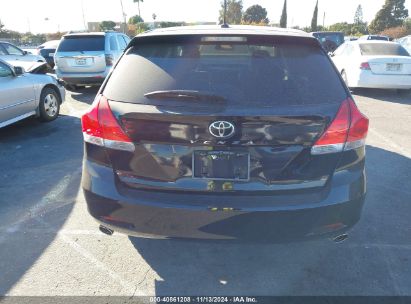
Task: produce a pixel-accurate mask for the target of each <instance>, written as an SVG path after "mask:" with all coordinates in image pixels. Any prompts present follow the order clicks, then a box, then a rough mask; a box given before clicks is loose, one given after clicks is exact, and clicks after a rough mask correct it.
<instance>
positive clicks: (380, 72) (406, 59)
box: [332, 40, 411, 90]
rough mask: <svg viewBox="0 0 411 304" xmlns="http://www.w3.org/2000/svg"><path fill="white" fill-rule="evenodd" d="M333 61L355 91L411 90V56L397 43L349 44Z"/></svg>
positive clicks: (367, 41)
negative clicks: (360, 89)
mask: <svg viewBox="0 0 411 304" xmlns="http://www.w3.org/2000/svg"><path fill="white" fill-rule="evenodd" d="M332 59H333V61H334V63H335V66H336V67H337V69H338V71H339V72H340V73H341V75H342V77H343V79H344V81H345V82H346V84H347V86H349V87H351V88H358V87H360V88H379V89H406V90H408V89H411V57H410V55H409V53H408V52H407V51H406V50H405V49H404V48H403V47H402V46H401V45H400V44H398V43H396V42H389V41H378V40H358V41H353V42H346V43H344V44H343V45H342V46H340V47H339V48H338V49H337V50H336V51H335V52H334V53H333V55H332Z"/></svg>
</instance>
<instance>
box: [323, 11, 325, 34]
mask: <svg viewBox="0 0 411 304" xmlns="http://www.w3.org/2000/svg"><path fill="white" fill-rule="evenodd" d="M324 27H325V11H324V16H323V30H324Z"/></svg>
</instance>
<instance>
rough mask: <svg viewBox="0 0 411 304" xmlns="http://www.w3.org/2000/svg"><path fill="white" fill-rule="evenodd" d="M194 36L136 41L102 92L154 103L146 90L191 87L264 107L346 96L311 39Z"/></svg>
mask: <svg viewBox="0 0 411 304" xmlns="http://www.w3.org/2000/svg"><path fill="white" fill-rule="evenodd" d="M196 40H197V41H187V39H184V41H183V42H178V39H170V41H164V40H163V41H162V42H158V43H155V42H150V43H138V44H137V45H136V46H134V47H132V48H130V49H129V50H128V51H127V52H126V54H125V56H123V58H122V59H121V61H120V62H119V63H118V65H117V67H116V68H115V70H114V71H113V73H112V75H111V77H110V79H109V81H108V83H107V84H106V87H105V89H104V95H105V96H106V97H107V98H109V99H112V100H116V101H124V102H131V103H143V104H153V103H154V104H158V101H154V100H152V99H148V98H145V97H144V94H146V93H149V92H154V91H163V90H194V91H200V92H207V93H211V94H215V95H219V96H222V97H224V98H226V100H227V103H228V104H230V105H233V106H235V105H241V106H253V105H255V106H264V107H272V106H278V105H305V104H328V103H337V102H341V101H342V100H344V99H345V98H346V95H347V93H346V91H345V88H344V86H343V85H342V82H341V80H340V78H339V76H338V74H337V73H336V71H335V69H334V68H333V66H332V63H331V62H330V60H329V58H328V57H327V56H326V54H325V53H324V52H323V51H322V50H321V47H320V46H319V45H318V43H317V42H315V43H313V42H312V41H311V39H310V43H304V42H301V41H298V40H296V41H293V40H292V39H279V40H276V39H274V40H273V39H268V40H267V39H266V38H265V37H260V38H258V39H257V38H255V37H254V38H253V39H252V38H249V39H248V40H247V41H246V42H242V43H230V42H213V43H210V42H208V43H203V42H201V39H198V38H197V39H196ZM198 40H200V41H198ZM283 40H285V41H283ZM312 40H313V41H315V40H314V39H312ZM167 102H168V101H165V100H161V103H162V104H164V103H167Z"/></svg>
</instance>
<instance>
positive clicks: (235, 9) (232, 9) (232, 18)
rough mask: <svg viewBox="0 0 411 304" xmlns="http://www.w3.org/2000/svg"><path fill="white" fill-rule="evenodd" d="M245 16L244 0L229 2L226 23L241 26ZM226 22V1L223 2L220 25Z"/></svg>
mask: <svg viewBox="0 0 411 304" xmlns="http://www.w3.org/2000/svg"><path fill="white" fill-rule="evenodd" d="M242 16H243V1H242V0H227V13H226V22H227V23H231V24H240V23H241V19H242ZM223 22H224V1H223V2H221V9H220V23H223Z"/></svg>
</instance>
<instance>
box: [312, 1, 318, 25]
mask: <svg viewBox="0 0 411 304" xmlns="http://www.w3.org/2000/svg"><path fill="white" fill-rule="evenodd" d="M317 20H318V0H317V3H316V4H315V8H314V13H313V19H312V20H311V31H313V32H315V31H317Z"/></svg>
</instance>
